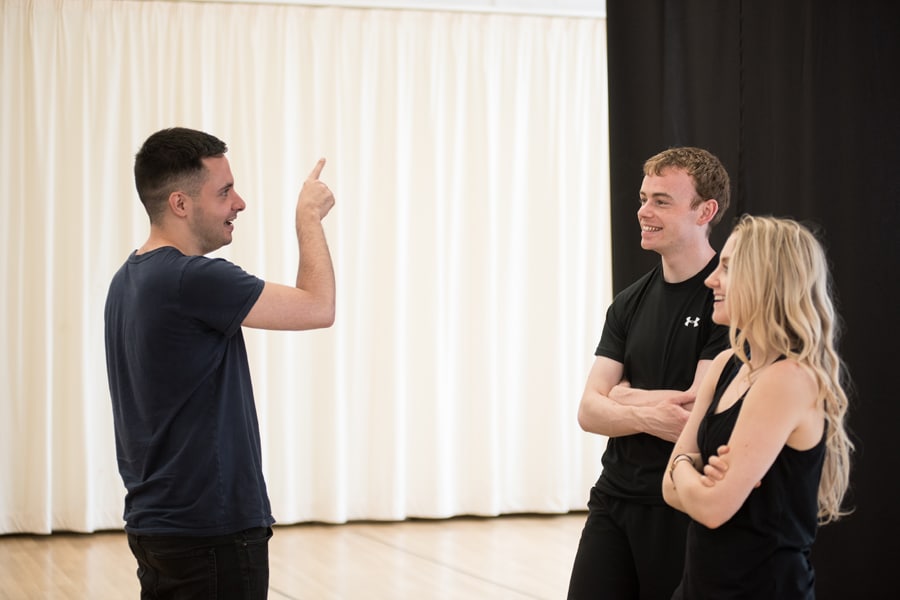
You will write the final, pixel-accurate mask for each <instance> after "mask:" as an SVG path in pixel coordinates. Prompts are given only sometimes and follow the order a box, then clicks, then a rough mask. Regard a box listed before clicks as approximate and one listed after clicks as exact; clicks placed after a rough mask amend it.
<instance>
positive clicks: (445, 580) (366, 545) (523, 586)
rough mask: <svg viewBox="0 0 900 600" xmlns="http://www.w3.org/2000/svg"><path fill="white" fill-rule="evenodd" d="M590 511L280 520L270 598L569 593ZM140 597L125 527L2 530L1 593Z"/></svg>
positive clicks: (424, 598)
mask: <svg viewBox="0 0 900 600" xmlns="http://www.w3.org/2000/svg"><path fill="white" fill-rule="evenodd" d="M585 516H586V513H577V512H576V513H571V514H568V515H556V516H540V515H521V516H520V515H516V516H502V517H494V518H468V517H459V518H454V519H446V520H433V521H432V520H410V521H403V522H399V523H379V522H360V523H349V524H346V525H320V524H304V525H292V526H276V527H275V535H274V536H273V537H272V540H271V541H270V543H269V567H270V585H269V599H270V600H283V599H290V600H295V599H300V598H302V599H304V600H345V599H351V600H356V599H365V600H380V599H384V600H405V599H410V600H451V599H452V600H457V599H458V600H494V599H497V600H501V599H502V600H525V599H546V600H558V599H561V598H565V596H566V588H567V585H568V580H569V572H570V570H571V567H572V560H573V558H574V556H575V550H576V548H577V546H578V538H579V536H580V534H581V528H582V526H583V524H584V519H585ZM129 598H130V599H135V600H136V599H137V598H139V588H138V583H137V577H136V575H135V562H134V558H133V557H132V556H131V552H130V551H129V550H128V544H127V542H126V540H125V536H124V534H123V533H121V532H102V533H93V534H71V533H57V534H53V535H49V536H32V535H7V536H0V599H2V600H34V599H41V600H45V599H48V600H56V599H66V600H68V599H73V600H74V599H78V600H82V599H90V600H123V599H129Z"/></svg>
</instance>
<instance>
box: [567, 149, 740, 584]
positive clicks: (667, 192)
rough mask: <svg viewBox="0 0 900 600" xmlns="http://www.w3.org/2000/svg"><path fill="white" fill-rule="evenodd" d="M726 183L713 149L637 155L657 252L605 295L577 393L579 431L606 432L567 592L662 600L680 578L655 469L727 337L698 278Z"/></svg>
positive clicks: (676, 539) (670, 520)
mask: <svg viewBox="0 0 900 600" xmlns="http://www.w3.org/2000/svg"><path fill="white" fill-rule="evenodd" d="M729 187H730V182H729V178H728V173H727V172H726V171H725V168H724V167H723V166H722V164H721V162H719V159H717V158H716V157H715V156H713V155H712V154H710V153H709V152H707V151H706V150H702V149H700V148H691V147H683V148H670V149H668V150H665V151H663V152H661V153H659V154H657V155H656V156H653V157H651V158H650V159H648V160H647V161H646V162H645V163H644V179H643V182H642V184H641V190H640V201H641V205H640V208H639V209H638V211H637V217H638V222H639V224H640V228H641V247H642V248H644V249H645V250H652V251H654V252H656V253H658V254H659V255H660V259H661V260H660V263H659V264H658V265H657V266H656V267H655V268H653V269H652V270H651V271H650V272H649V273H647V274H645V275H644V276H643V277H641V278H640V279H638V280H637V281H636V282H634V283H633V284H631V285H630V286H628V287H627V288H625V289H624V290H623V291H622V292H621V293H619V294H617V295H616V297H615V298H614V299H613V303H612V304H611V305H610V307H609V309H608V310H607V313H606V322H605V324H604V326H603V333H602V334H601V337H600V343H599V344H598V345H597V350H596V352H595V355H596V358H595V360H594V364H593V366H592V368H591V371H590V374H589V375H588V379H587V383H586V385H585V389H584V394H583V395H582V398H581V405H580V406H579V410H578V422H579V424H580V425H581V427H582V429H584V430H585V431H587V432H590V433H596V434H600V435H604V436H607V437H608V438H609V439H608V442H607V446H606V451H605V452H604V453H603V459H602V462H603V471H602V473H601V474H600V478H599V479H598V480H597V483H596V485H594V487H593V489H592V490H591V495H590V500H589V502H588V511H589V513H588V518H587V521H586V523H585V526H584V529H583V531H582V534H581V540H580V542H579V545H578V552H577V554H576V556H575V562H574V565H573V568H572V575H571V579H570V582H569V594H568V597H569V599H570V600H580V599H588V598H590V599H593V598H615V599H616V600H630V599H634V600H637V599H639V598H640V599H641V600H654V599H658V600H663V599H665V600H668V599H669V598H670V597H671V596H672V592H673V591H674V589H675V587H676V586H677V585H678V582H679V581H680V579H681V573H682V567H683V565H684V548H685V536H686V531H687V524H688V521H689V519H688V518H687V517H686V515H684V514H683V513H680V512H678V511H676V510H674V509H672V508H671V507H669V506H668V505H667V504H665V502H664V501H663V498H662V477H663V473H664V472H665V468H666V463H667V462H668V460H669V454H670V452H671V451H672V446H673V445H674V442H675V440H677V439H678V434H679V433H681V430H682V429H683V428H684V425H685V423H686V422H687V418H688V415H689V414H690V408H691V406H692V404H693V401H694V397H695V395H696V389H697V386H698V385H699V383H700V381H701V380H702V379H703V374H704V373H705V372H706V369H708V368H709V364H710V362H711V361H712V359H713V358H715V356H716V355H717V354H718V353H719V352H720V351H721V350H723V349H725V348H726V347H727V346H728V329H727V328H726V327H722V326H719V325H715V324H713V322H712V304H713V303H712V294H711V293H710V291H709V289H708V288H707V287H706V286H705V285H704V284H703V281H704V279H706V277H707V276H708V275H709V274H710V273H711V272H712V270H713V269H714V268H715V266H716V252H715V250H713V248H712V246H710V244H709V231H710V228H711V227H712V226H713V225H715V224H716V223H718V222H719V220H720V219H721V218H722V215H723V214H724V213H725V211H726V209H727V208H728V202H729V198H730V189H729Z"/></svg>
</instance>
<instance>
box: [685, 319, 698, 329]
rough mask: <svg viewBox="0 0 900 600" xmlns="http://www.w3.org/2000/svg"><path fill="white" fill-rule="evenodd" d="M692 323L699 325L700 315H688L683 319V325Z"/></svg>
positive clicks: (695, 325)
mask: <svg viewBox="0 0 900 600" xmlns="http://www.w3.org/2000/svg"><path fill="white" fill-rule="evenodd" d="M688 325H693V326H694V327H700V317H693V318H692V317H688V318H687V319H685V320H684V326H685V327H687V326H688Z"/></svg>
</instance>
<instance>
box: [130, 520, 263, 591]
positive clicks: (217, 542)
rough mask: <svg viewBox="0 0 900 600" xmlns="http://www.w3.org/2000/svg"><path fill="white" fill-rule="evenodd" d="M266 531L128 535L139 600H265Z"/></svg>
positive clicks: (257, 529) (256, 529)
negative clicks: (210, 535)
mask: <svg viewBox="0 0 900 600" xmlns="http://www.w3.org/2000/svg"><path fill="white" fill-rule="evenodd" d="M271 537H272V529H271V528H270V527H258V528H255V529H247V530H244V531H238V532H236V533H232V534H229V535H221V536H214V537H186V536H159V535H134V534H128V546H129V547H130V548H131V553H132V554H134V557H135V558H136V559H137V563H138V569H137V576H138V579H139V580H140V582H141V600H182V599H184V600H187V599H191V600H195V599H196V600H200V599H203V600H265V598H266V596H267V595H268V590H269V538H271Z"/></svg>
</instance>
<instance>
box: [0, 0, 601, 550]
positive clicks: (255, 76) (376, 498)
mask: <svg viewBox="0 0 900 600" xmlns="http://www.w3.org/2000/svg"><path fill="white" fill-rule="evenodd" d="M0 19H2V21H0V28H2V29H0V33H2V35H0V52H2V56H0V87H2V89H3V101H2V103H0V131H2V137H0V154H2V156H0V248H2V255H3V258H2V260H0V276H2V281H3V282H4V291H3V293H2V295H0V327H2V338H0V377H2V378H3V381H4V384H5V385H4V386H3V392H2V394H3V396H4V397H3V402H2V403H0V533H13V532H33V533H46V532H50V531H56V530H71V531H95V530H100V529H115V528H120V527H121V525H122V521H121V513H122V499H123V495H124V489H123V487H122V483H121V480H120V479H119V476H118V472H117V469H116V461H115V443H114V439H113V429H112V419H111V409H110V403H109V391H108V387H107V381H106V370H105V359H104V347H103V304H104V301H105V296H106V288H107V285H108V282H109V280H110V278H111V277H112V274H113V273H114V272H115V271H116V269H117V268H118V267H119V266H120V265H121V263H122V262H123V260H124V259H125V257H126V256H127V254H128V253H129V252H130V251H131V250H132V249H134V248H136V247H138V246H139V245H140V244H141V243H143V241H144V239H146V236H147V233H148V224H147V219H146V214H145V213H144V211H143V208H142V207H141V205H140V203H139V201H138V200H137V196H136V193H135V191H134V184H133V178H132V170H131V169H132V166H133V159H134V154H135V152H136V151H137V150H138V148H139V147H140V145H141V143H142V142H143V140H144V139H145V138H146V137H147V136H149V135H150V134H151V133H153V132H154V131H156V130H158V129H161V128H163V127H170V126H175V125H181V126H187V127H194V128H198V129H203V130H206V131H209V132H210V133H213V134H214V135H217V136H218V137H220V138H222V139H223V140H225V141H226V142H227V143H228V145H229V153H228V157H229V160H230V162H231V166H232V170H233V172H234V175H235V185H236V189H237V190H238V191H239V192H240V193H241V195H242V196H243V197H244V199H245V200H246V201H247V209H246V211H244V212H243V213H242V214H241V215H240V217H239V218H238V220H237V221H236V231H235V240H234V242H233V243H232V245H230V246H228V247H226V248H223V249H221V250H220V251H218V252H217V253H215V255H216V256H222V257H225V258H228V259H229V260H232V261H233V262H235V263H237V264H238V265H240V266H242V267H243V268H245V269H246V270H247V271H250V272H252V273H254V274H256V275H258V276H260V277H262V278H264V279H267V280H272V281H278V282H282V283H290V282H292V281H293V280H294V277H295V273H296V263H297V250H296V240H295V237H294V229H293V211H294V205H295V202H296V196H297V193H298V191H299V188H300V185H301V184H302V181H303V179H304V178H305V176H306V174H307V173H308V171H309V170H310V169H311V168H312V166H313V165H314V163H315V161H316V159H317V158H319V157H320V156H324V157H326V158H327V160H328V162H327V164H326V166H325V170H324V171H323V174H322V178H323V180H324V181H326V182H327V183H328V184H329V186H330V187H331V188H332V190H334V192H335V196H336V198H337V205H336V206H335V208H334V209H333V210H332V212H331V214H330V215H329V216H328V217H327V219H326V221H325V228H326V234H327V236H328V240H329V244H330V247H331V251H332V254H333V258H334V263H335V271H336V276H337V285H338V310H337V319H336V323H335V325H334V326H333V327H332V328H330V329H327V330H321V331H311V332H299V333H290V332H265V331H256V330H246V331H245V336H246V339H247V344H248V351H249V353H250V360H251V371H252V377H253V382H254V388H255V393H256V401H257V408H258V413H259V419H260V425H261V430H262V440H263V453H264V465H265V470H266V478H267V482H268V485H269V492H270V496H271V499H272V506H273V511H274V512H275V517H276V519H277V520H278V522H279V523H282V524H287V523H296V522H304V521H324V522H332V523H340V522H345V521H348V520H357V519H376V520H398V519H404V518H408V517H425V518H442V517H450V516H454V515H462V514H474V515H498V514H505V513H516V512H550V513H554V512H567V511H569V510H573V509H583V508H584V506H585V503H586V499H587V493H588V490H589V488H590V486H591V485H592V484H593V481H594V480H595V479H596V477H597V475H598V473H599V470H600V463H599V458H600V454H601V452H602V449H603V445H604V443H605V440H604V439H602V438H601V437H599V436H591V435H588V434H586V433H583V432H582V431H581V430H580V429H579V428H578V425H577V421H576V412H577V406H578V402H579V399H580V396H581V391H582V387H583V384H584V380H585V377H586V375H587V371H588V368H589V366H590V363H591V361H592V355H593V350H594V347H595V345H596V342H597V339H599V335H600V330H601V328H602V323H603V318H604V312H605V308H606V306H607V304H608V303H609V301H610V299H611V292H610V280H611V277H610V256H609V252H610V250H609V247H610V243H609V191H608V190H609V180H608V162H609V159H608V144H607V138H608V133H607V127H608V122H607V106H606V95H607V94H606V92H607V90H606V59H605V53H606V41H605V39H606V38H605V36H606V32H605V21H604V20H603V19H598V18H575V17H549V16H534V15H532V16H521V15H518V16H517V15H502V14H484V13H464V12H440V11H415V10H378V9H361V8H360V9H356V8H327V7H302V6H288V5H278V4H272V5H268V4H216V3H205V2H204V3H185V2H164V1H160V2H154V1H147V2H137V1H134V2H131V1H121V0H119V1H100V0H95V1H87V0H85V1H81V0H66V1H62V0H56V1H49V0H48V1H39V0H35V1H18V0H12V1H10V0H7V1H6V2H2V3H0Z"/></svg>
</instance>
